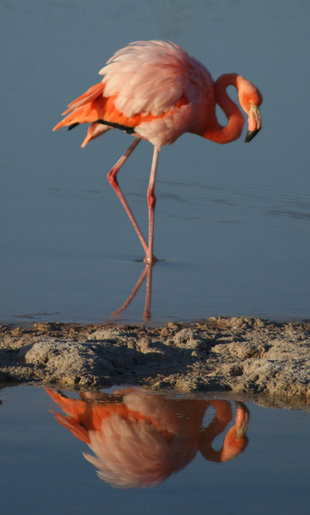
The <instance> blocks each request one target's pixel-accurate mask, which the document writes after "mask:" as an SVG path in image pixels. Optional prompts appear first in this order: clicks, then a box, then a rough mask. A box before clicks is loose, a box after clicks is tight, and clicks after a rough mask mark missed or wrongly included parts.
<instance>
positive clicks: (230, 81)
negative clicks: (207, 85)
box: [203, 73, 244, 143]
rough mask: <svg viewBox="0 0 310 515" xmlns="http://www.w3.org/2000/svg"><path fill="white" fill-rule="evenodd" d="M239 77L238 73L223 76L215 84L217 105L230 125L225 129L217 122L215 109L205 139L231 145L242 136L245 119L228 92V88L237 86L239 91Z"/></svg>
mask: <svg viewBox="0 0 310 515" xmlns="http://www.w3.org/2000/svg"><path fill="white" fill-rule="evenodd" d="M239 77H240V76H239V75H237V74H236V73H227V74H224V75H221V76H220V77H219V78H218V79H217V81H216V82H215V83H214V94H215V103H216V104H218V105H219V107H220V108H221V109H222V110H223V112H224V113H225V116H226V117H227V120H228V123H227V125H225V126H224V127H223V126H222V125H220V124H219V122H218V121H217V118H216V113H215V109H214V113H213V119H212V120H211V123H208V127H207V130H206V131H205V132H204V134H203V137H204V138H207V139H209V140H211V141H215V142H216V143H229V142H230V141H234V140H235V139H237V138H239V136H240V135H241V132H242V129H243V124H244V118H243V116H242V114H241V112H240V110H239V108H238V107H237V106H236V104H235V103H234V102H233V101H232V100H231V98H230V97H229V96H228V94H227V92H226V88H227V87H228V86H235V88H236V89H237V90H238V89H239V84H238V82H239V81H238V79H239ZM214 107H215V106H214Z"/></svg>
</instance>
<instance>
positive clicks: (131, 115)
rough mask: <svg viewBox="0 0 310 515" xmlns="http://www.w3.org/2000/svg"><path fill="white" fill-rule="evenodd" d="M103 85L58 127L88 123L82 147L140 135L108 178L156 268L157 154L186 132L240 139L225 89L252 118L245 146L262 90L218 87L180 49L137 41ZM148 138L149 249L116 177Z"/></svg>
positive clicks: (241, 84)
mask: <svg viewBox="0 0 310 515" xmlns="http://www.w3.org/2000/svg"><path fill="white" fill-rule="evenodd" d="M99 73H100V75H103V79H102V82H101V83H98V84H96V85H95V86H92V87H91V88H89V90H87V91H86V93H84V94H83V95H81V96H80V97H79V98H77V99H76V100H74V101H73V102H71V104H69V106H68V109H67V111H65V113H64V114H65V115H66V117H65V118H64V119H63V120H62V121H61V122H60V123H58V124H57V125H56V127H54V130H57V129H59V128H60V127H64V126H69V128H73V127H75V126H76V125H79V124H80V123H89V124H90V126H89V128H88V133H87V136H86V138H85V140H84V142H83V144H82V146H83V147H84V146H86V145H87V144H88V143H89V142H90V141H91V140H92V139H94V138H96V137H98V136H100V135H101V134H103V133H105V132H107V131H108V130H109V129H111V128H114V129H121V130H124V131H126V132H128V133H130V134H132V135H133V136H134V137H135V141H134V142H133V143H132V144H131V146H130V147H129V148H128V150H127V151H126V152H125V153H124V154H123V156H122V157H121V158H120V160H119V161H118V162H117V163H116V165H115V166H114V167H113V168H112V169H111V170H110V172H109V174H108V179H109V181H110V183H111V184H112V186H113V188H114V190H115V192H116V194H117V195H118V197H119V198H120V200H121V202H122V204H123V206H124V208H125V210H126V212H127V214H128V216H129V218H130V220H131V222H132V224H133V226H134V229H135V231H136V232H137V234H138V237H139V239H140V242H141V244H142V246H143V248H144V251H145V254H146V257H145V262H146V263H149V264H152V263H154V261H155V257H154V256H153V236H154V206H155V194H154V185H155V178H156V168H157V160H158V152H159V150H160V148H161V147H162V146H163V145H170V144H171V143H173V142H174V141H175V140H176V139H177V138H178V137H180V136H181V135H182V134H183V133H185V132H192V133H195V134H198V135H200V136H202V137H204V138H206V139H209V140H212V141H215V142H217V143H228V142H229V141H233V140H234V139H236V138H238V137H239V136H240V134H241V131H242V128H243V123H244V119H243V116H242V114H241V112H240V110H239V108H238V107H237V106H236V104H235V103H234V102H233V101H232V100H231V99H230V98H229V97H228V95H227V93H226V88H227V86H229V85H233V86H235V87H236V88H237V91H238V97H239V102H240V105H241V107H242V109H243V110H244V111H245V112H246V113H247V114H248V117H249V126H248V128H249V130H248V133H247V137H246V141H250V140H251V139H252V138H253V137H254V136H255V135H256V134H257V132H258V131H259V130H260V128H261V120H260V112H259V105H260V104H261V102H262V96H261V94H260V92H259V90H258V89H257V88H256V87H255V86H254V85H253V84H252V83H251V82H249V81H247V80H246V79H244V78H243V77H242V76H241V75H237V74H235V73H231V74H226V75H222V76H221V77H220V78H219V79H218V80H217V81H216V82H214V81H213V80H212V77H211V75H210V73H209V71H208V70H207V69H206V68H205V67H204V66H203V65H202V64H201V63H200V62H199V61H197V60H196V59H194V58H193V57H190V56H189V55H188V54H187V53H186V52H185V51H184V50H183V49H182V48H181V47H179V46H178V45H175V44H174V43H171V42H164V41H137V42H135V43H130V44H129V45H128V46H126V47H125V48H123V49H121V50H118V51H117V52H116V53H115V54H114V55H113V56H112V57H111V58H110V59H109V60H108V61H107V63H106V65H105V66H104V67H103V68H102V69H101V70H100V72H99ZM216 104H218V105H219V106H220V107H221V108H222V110H223V111H224V113H225V114H226V116H227V119H228V123H227V125H226V126H225V127H222V126H221V125H220V124H219V123H218V121H217V118H216V111H215V108H216ZM141 140H147V141H149V142H150V143H151V144H152V145H153V146H154V153H153V162H152V168H151V174H150V182H149V188H148V192H147V199H148V208H149V238H148V243H146V240H145V238H144V236H143V235H142V232H141V230H140V228H139V227H138V224H137V222H136V220H135V218H134V216H133V214H132V212H131V210H130V208H129V206H128V203H127V201H126V200H125V198H124V196H123V194H122V192H121V191H120V188H119V185H118V182H117V180H116V175H117V173H118V171H119V169H120V167H121V166H122V165H123V164H124V162H125V161H126V159H127V158H128V157H129V155H130V154H131V153H132V151H133V150H134V148H135V147H136V146H137V144H138V143H139V141H141Z"/></svg>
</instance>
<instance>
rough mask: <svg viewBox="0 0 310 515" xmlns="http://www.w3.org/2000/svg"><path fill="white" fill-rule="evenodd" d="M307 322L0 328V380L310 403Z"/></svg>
mask: <svg viewBox="0 0 310 515" xmlns="http://www.w3.org/2000/svg"><path fill="white" fill-rule="evenodd" d="M309 357H310V322H304V323H299V322H285V323H274V322H270V321H266V320H260V319H256V318H234V317H233V318H220V317H212V318H209V319H207V320H204V321H200V322H196V323H193V324H185V323H168V324H167V325H164V326H161V327H147V326H142V325H141V326H138V325H126V326H113V325H108V324H104V325H101V324H92V325H84V326H79V325H73V324H61V323H35V324H33V326H31V327H16V326H10V325H2V326H0V382H1V383H2V384H7V383H32V384H35V383H37V384H45V385H53V386H57V387H61V388H68V389H72V388H75V389H84V390H85V389H92V388H100V387H106V386H110V385H117V384H118V385H119V384H123V385H124V384H130V385H143V386H146V387H148V388H151V389H154V390H177V391H180V392H222V393H223V392H232V393H233V394H237V395H244V396H253V395H254V396H256V395H258V394H260V395H263V396H264V397H265V398H266V399H267V398H269V399H270V402H273V403H274V404H275V405H292V406H293V405H294V406H296V407H297V406H298V407H301V406H305V405H307V404H308V405H309V403H310V359H309Z"/></svg>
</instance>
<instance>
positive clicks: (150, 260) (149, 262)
mask: <svg viewBox="0 0 310 515" xmlns="http://www.w3.org/2000/svg"><path fill="white" fill-rule="evenodd" d="M143 261H144V263H145V264H146V265H154V264H155V263H156V261H158V259H157V258H156V257H155V256H153V255H152V257H151V258H150V257H149V256H145V258H144V260H143Z"/></svg>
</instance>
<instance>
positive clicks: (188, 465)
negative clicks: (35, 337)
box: [0, 387, 310, 515]
mask: <svg viewBox="0 0 310 515" xmlns="http://www.w3.org/2000/svg"><path fill="white" fill-rule="evenodd" d="M50 395H52V396H53V397H54V400H53V399H52V398H51V396H50ZM64 395H65V396H64ZM82 397H83V399H81V398H80V396H79V395H78V394H77V393H70V392H65V393H64V394H62V395H61V394H59V393H58V394H57V393H56V392H53V391H50V393H48V392H46V391H45V390H44V389H43V388H33V387H10V388H4V389H2V390H1V400H2V405H1V406H0V418H1V424H0V447H1V449H0V454H1V464H2V466H1V471H0V476H1V480H0V491H1V506H2V509H4V510H5V512H6V513H10V515H15V514H17V513H20V512H21V511H22V512H23V513H43V512H44V513H47V514H49V513H59V514H66V515H67V514H71V513H83V514H85V513H90V512H91V513H94V514H97V513H98V514H99V513H102V510H104V511H105V512H106V513H109V514H110V513H111V514H129V513H137V514H139V513H145V511H146V509H147V511H148V512H150V513H163V514H166V513H181V514H187V513H192V512H193V511H195V512H197V513H201V512H203V511H205V510H207V511H208V512H209V513H213V514H221V515H222V514H223V513H225V514H226V513H227V514H247V513H253V514H261V513H266V514H271V513H272V514H274V515H276V514H280V513H281V514H291V513H298V514H306V513H308V506H309V500H310V498H309V422H310V419H309V413H308V412H303V411H295V410H280V409H266V408H263V407H260V406H257V405H254V404H252V403H247V402H246V403H245V404H244V403H239V404H238V403H237V404H236V403H235V402H233V401H227V400H226V401H225V400H220V398H217V399H213V400H210V399H208V398H206V397H203V396H200V397H198V398H197V397H187V398H182V396H177V397H173V396H165V395H162V394H160V395H158V394H154V393H149V392H146V391H143V390H141V389H138V390H135V389H134V390H132V391H131V392H128V391H126V390H125V389H123V388H118V391H117V393H115V392H114V394H112V391H111V390H109V391H106V392H102V394H101V396H100V394H98V393H97V394H96V396H94V394H85V393H84V394H82ZM69 399H71V401H69ZM72 399H75V400H72ZM57 402H58V403H57ZM62 402H63V403H64V404H65V407H64V409H63V408H62V406H61V403H62ZM237 407H238V410H239V419H240V418H242V417H240V415H242V416H243V417H246V422H247V428H246V425H245V426H244V427H243V432H244V435H243V436H242V437H240V438H241V439H243V443H242V444H240V442H239V444H237V445H236V441H234V440H233V438H231V439H229V435H228V433H229V434H232V433H233V429H231V428H232V427H233V426H234V424H235V417H236V409H237ZM125 408H126V409H127V411H126V409H125ZM215 408H216V409H217V414H218V418H217V419H216V417H215V415H216V411H215ZM51 410H52V411H51ZM121 410H123V411H121ZM130 410H131V411H130ZM87 413H88V415H87ZM90 413H91V415H92V416H90ZM55 414H57V416H58V421H57V420H56V419H55V416H56V415H55ZM83 414H84V415H83ZM61 415H62V416H66V417H67V419H64V418H59V417H60V416H61ZM79 416H80V417H81V418H80V419H79ZM83 416H84V419H83ZM79 420H80V422H81V423H80V424H79V423H78V421H79ZM96 420H97V422H96ZM98 420H99V424H98ZM100 420H101V422H100ZM113 420H114V423H113V422H111V421H113ZM96 423H97V426H98V428H99V427H100V429H98V428H97V430H96V431H94V430H93V431H92V429H91V428H93V429H94V426H95V425H96ZM62 424H66V425H67V426H68V425H69V426H70V428H71V430H70V429H68V427H64V425H62ZM100 424H101V426H100ZM122 424H123V425H122ZM85 435H86V436H85ZM94 435H95V436H94ZM100 435H101V436H102V438H101V439H100ZM216 435H218V436H216ZM96 436H97V439H98V442H99V446H97V447H95V445H94V441H95V437H96ZM87 437H91V438H92V439H93V440H92V445H91V447H89V446H88V445H87V444H86V443H85V442H84V441H82V440H83V438H84V440H85V438H87ZM213 437H215V439H214V440H213V441H212V438H213ZM247 440H248V442H247ZM106 442H108V445H107V444H106ZM155 442H156V445H155ZM113 445H114V446H115V445H116V446H117V449H118V452H115V449H114V448H113ZM150 445H151V448H150ZM107 447H108V448H107ZM94 449H95V451H97V454H98V455H101V458H102V460H101V471H105V473H106V474H107V471H109V470H110V475H109V477H108V479H107V477H106V478H105V480H103V479H101V478H99V477H98V476H97V475H96V466H95V465H96V464H92V463H89V462H88V461H87V459H85V457H84V455H83V453H86V454H88V455H93V452H94ZM223 449H224V450H223ZM110 451H112V456H113V459H114V461H115V462H117V461H118V462H119V466H118V467H115V468H116V469H117V473H115V474H114V475H113V474H112V473H111V470H113V466H112V465H113V463H112V462H111V452H110ZM109 458H110V461H109ZM229 458H230V459H229ZM126 460H127V461H126ZM152 460H153V462H152ZM221 460H222V461H221ZM225 460H226V461H225ZM112 461H113V460H112ZM109 467H110V468H109ZM146 478H148V480H150V481H151V480H153V481H154V480H156V479H157V481H158V482H159V484H158V485H157V486H153V487H148V486H145V488H141V483H143V481H145V480H146ZM121 479H122V480H123V483H124V484H126V485H127V488H126V489H122V488H121V489H120V488H116V487H114V486H112V485H111V482H114V483H117V482H120V481H121ZM134 485H135V487H133V486H134Z"/></svg>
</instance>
